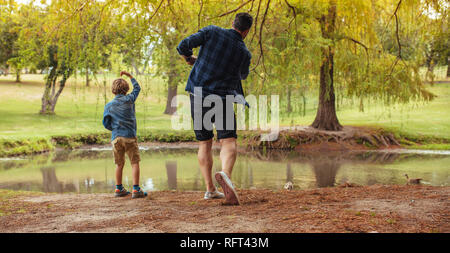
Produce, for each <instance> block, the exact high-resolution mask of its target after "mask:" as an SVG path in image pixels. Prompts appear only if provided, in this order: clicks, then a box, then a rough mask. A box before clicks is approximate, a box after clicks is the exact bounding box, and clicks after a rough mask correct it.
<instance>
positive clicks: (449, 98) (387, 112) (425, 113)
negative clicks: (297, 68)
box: [0, 75, 450, 140]
mask: <svg viewBox="0 0 450 253" xmlns="http://www.w3.org/2000/svg"><path fill="white" fill-rule="evenodd" d="M43 77H44V76H43V75H23V76H22V82H21V83H15V82H14V76H12V75H10V76H6V77H5V76H1V77H0V117H1V119H2V121H1V123H0V138H3V139H9V140H18V139H33V138H37V137H40V138H48V137H51V136H55V135H73V134H91V133H107V131H106V130H105V129H104V128H103V125H102V123H101V121H102V114H103V107H104V105H105V103H106V102H108V101H109V100H111V99H112V98H113V95H112V93H111V92H110V83H111V81H112V80H113V78H115V77H114V76H97V79H94V80H93V81H92V82H91V86H90V87H85V86H84V80H83V78H78V79H76V78H72V79H70V80H69V81H68V84H67V86H66V88H65V90H64V91H63V93H62V95H61V96H60V99H59V101H58V104H57V105H56V110H55V111H56V115H40V114H39V113H38V112H39V110H40V106H41V96H42V93H43V89H44V87H43ZM137 79H138V81H139V82H140V83H141V86H142V93H141V95H140V97H139V99H138V100H137V102H136V110H137V120H138V134H139V132H140V133H143V132H149V131H150V132H151V131H162V132H164V131H174V130H172V128H171V117H170V116H168V115H164V114H163V111H164V106H165V93H166V88H165V85H164V81H163V80H159V79H155V78H152V77H150V76H138V77H137ZM104 83H105V84H106V86H104ZM429 90H430V91H432V92H433V93H434V94H436V95H437V97H436V99H434V100H433V101H431V102H428V103H426V102H415V103H410V104H407V105H398V104H397V105H390V106H386V105H381V104H379V103H375V102H372V103H370V102H369V101H366V102H365V108H364V112H361V111H360V110H359V101H358V102H355V101H353V100H352V99H345V100H343V101H342V102H341V104H340V106H339V110H338V117H339V120H340V122H341V123H342V124H343V125H353V126H375V127H382V128H385V129H389V130H392V131H396V132H401V133H404V134H407V135H411V136H427V137H436V138H439V139H445V140H450V82H444V83H437V84H434V85H433V86H431V87H429ZM310 93H311V94H309V95H308V97H307V104H306V114H305V116H302V114H301V113H300V112H294V113H290V114H288V113H283V112H282V113H281V116H280V117H281V124H282V125H285V126H289V125H308V124H310V123H311V122H312V121H313V119H314V117H315V111H316V106H317V98H316V97H317V95H316V92H315V91H314V92H310ZM179 94H186V93H185V92H184V85H180V86H179ZM294 100H295V99H294ZM296 101H297V100H295V101H293V102H294V105H295V103H296ZM281 106H283V108H284V104H283V101H281Z"/></svg>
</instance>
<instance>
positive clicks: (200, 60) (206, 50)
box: [177, 13, 253, 205]
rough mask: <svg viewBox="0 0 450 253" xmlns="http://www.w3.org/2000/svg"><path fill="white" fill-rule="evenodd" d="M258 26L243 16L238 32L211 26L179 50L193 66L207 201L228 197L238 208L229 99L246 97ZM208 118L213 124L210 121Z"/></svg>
mask: <svg viewBox="0 0 450 253" xmlns="http://www.w3.org/2000/svg"><path fill="white" fill-rule="evenodd" d="M252 23H253V18H252V16H250V14H248V13H238V14H237V15H236V17H235V19H234V21H233V25H232V29H223V28H220V27H217V26H207V27H205V28H203V29H201V30H200V31H198V32H197V33H195V34H192V35H191V36H189V37H187V38H185V39H184V40H182V41H181V42H180V44H179V45H178V47H177V50H178V53H179V54H180V55H181V56H183V57H184V59H185V60H186V62H187V64H189V65H193V68H192V70H191V73H190V75H189V79H188V82H187V85H186V91H188V92H189V93H190V100H191V116H192V118H193V120H194V132H195V136H196V139H197V140H198V141H199V149H198V162H199V165H200V170H201V172H202V175H203V177H204V179H205V183H206V188H207V191H206V193H205V196H204V198H205V199H214V198H224V197H225V198H226V202H227V203H228V204H232V205H239V198H238V195H237V194H236V191H235V188H234V186H233V183H232V182H231V180H230V178H231V172H232V170H233V166H234V163H235V161H236V149H237V147H236V138H237V135H236V116H235V113H234V110H233V106H232V103H233V101H229V100H228V99H227V96H230V95H232V96H241V98H242V97H243V95H244V94H243V89H242V84H241V80H244V79H245V78H247V76H248V74H249V66H250V59H251V54H250V52H249V51H248V49H247V47H246V46H245V43H244V41H243V39H244V38H245V37H246V36H247V34H248V32H249V30H250V27H251V26H252ZM196 47H200V51H199V54H198V57H195V56H193V55H192V54H193V52H192V49H193V48H196ZM230 104H231V106H230ZM223 105H225V106H223ZM218 108H219V109H218ZM211 112H213V113H211ZM211 114H213V116H212V117H211ZM208 116H210V120H208V119H206V118H208ZM212 123H214V124H215V126H216V130H217V139H218V140H219V141H220V143H221V145H222V147H221V151H220V159H221V161H222V171H220V172H218V173H216V175H215V178H216V180H217V182H218V183H219V184H220V185H221V187H222V189H223V191H224V193H225V194H223V193H221V192H218V191H217V189H216V187H215V186H214V184H213V181H212V175H211V173H212V165H213V158H212V151H211V148H212V138H213V137H214V134H213V131H212Z"/></svg>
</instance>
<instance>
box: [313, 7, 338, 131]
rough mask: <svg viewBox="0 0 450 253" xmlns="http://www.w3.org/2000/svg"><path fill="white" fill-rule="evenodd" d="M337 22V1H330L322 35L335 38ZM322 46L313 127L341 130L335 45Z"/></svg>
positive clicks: (322, 23)
mask: <svg viewBox="0 0 450 253" xmlns="http://www.w3.org/2000/svg"><path fill="white" fill-rule="evenodd" d="M335 22H336V2H335V1H331V2H330V8H329V9H328V15H327V16H322V17H321V19H320V25H321V29H322V36H323V37H324V38H326V39H331V40H332V39H333V38H332V36H333V33H334V29H335ZM331 43H332V44H331V45H330V46H327V47H325V48H322V59H323V60H322V65H321V66H320V87H319V107H318V109H317V114H316V118H315V120H314V122H313V123H312V124H311V126H312V127H314V128H317V129H320V130H328V131H339V130H342V125H341V124H340V123H339V120H338V118H337V115H336V103H335V100H336V98H335V93H334V86H333V74H334V73H333V67H334V45H333V42H331Z"/></svg>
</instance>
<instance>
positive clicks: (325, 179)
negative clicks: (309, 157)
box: [311, 160, 341, 187]
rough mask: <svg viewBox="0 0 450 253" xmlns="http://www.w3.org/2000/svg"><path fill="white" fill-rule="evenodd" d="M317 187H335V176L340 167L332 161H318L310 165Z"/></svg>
mask: <svg viewBox="0 0 450 253" xmlns="http://www.w3.org/2000/svg"><path fill="white" fill-rule="evenodd" d="M311 165H312V168H313V171H314V176H315V177H316V186H317V187H331V186H334V185H335V182H336V174H337V172H338V170H339V167H340V166H341V165H340V163H339V162H336V161H333V160H319V161H316V162H312V163H311Z"/></svg>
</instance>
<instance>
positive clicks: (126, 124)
mask: <svg viewBox="0 0 450 253" xmlns="http://www.w3.org/2000/svg"><path fill="white" fill-rule="evenodd" d="M131 83H132V84H133V91H132V92H131V93H130V94H128V95H121V94H119V95H116V97H115V98H114V99H113V100H112V101H111V102H109V103H108V104H106V105H105V111H104V113H103V126H105V128H106V129H108V130H110V131H112V134H111V141H113V140H114V139H115V138H116V137H118V136H120V137H127V138H133V137H136V110H135V107H134V102H135V101H136V99H137V97H138V95H139V92H140V91H141V87H140V86H139V84H138V82H137V81H136V79H134V78H131Z"/></svg>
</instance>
